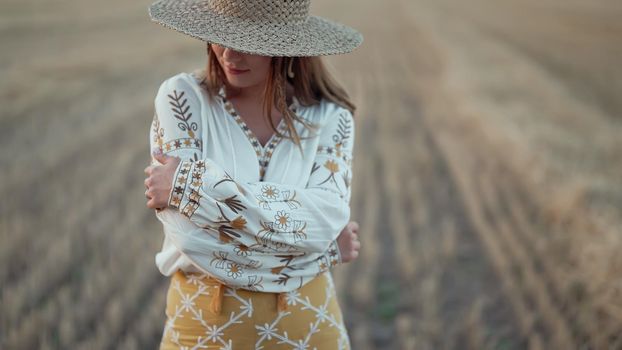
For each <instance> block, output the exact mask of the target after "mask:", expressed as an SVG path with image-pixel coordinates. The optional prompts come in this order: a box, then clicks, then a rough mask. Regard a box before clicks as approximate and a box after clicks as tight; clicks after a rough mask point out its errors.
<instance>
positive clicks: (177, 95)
mask: <svg viewBox="0 0 622 350" xmlns="http://www.w3.org/2000/svg"><path fill="white" fill-rule="evenodd" d="M185 94H186V92H185V91H181V92H177V90H173V93H172V94H169V95H168V98H169V99H170V101H169V103H170V104H171V109H172V110H173V116H174V117H175V118H177V119H178V120H179V123H178V124H177V126H178V127H179V128H180V129H181V130H183V131H186V132H187V133H188V136H189V137H190V138H191V139H194V132H195V131H197V128H198V125H197V123H196V122H190V123H189V122H188V121H189V120H190V118H192V113H191V112H189V110H190V105H187V104H186V103H187V102H188V99H186V98H184V95H185Z"/></svg>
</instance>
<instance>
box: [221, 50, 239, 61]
mask: <svg viewBox="0 0 622 350" xmlns="http://www.w3.org/2000/svg"><path fill="white" fill-rule="evenodd" d="M222 57H224V58H225V59H226V60H227V61H232V60H236V59H239V58H240V52H238V51H235V50H232V49H229V48H225V49H224V51H223V52H222Z"/></svg>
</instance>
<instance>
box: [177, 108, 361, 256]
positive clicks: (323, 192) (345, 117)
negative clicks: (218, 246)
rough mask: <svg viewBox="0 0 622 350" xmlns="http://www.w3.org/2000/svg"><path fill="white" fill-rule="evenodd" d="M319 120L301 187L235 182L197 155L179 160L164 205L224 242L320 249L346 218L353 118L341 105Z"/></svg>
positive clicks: (324, 247)
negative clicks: (305, 180)
mask: <svg viewBox="0 0 622 350" xmlns="http://www.w3.org/2000/svg"><path fill="white" fill-rule="evenodd" d="M323 119H324V122H323V123H322V124H323V125H321V126H320V132H319V133H320V134H319V144H318V147H317V150H316V153H315V156H314V163H313V167H312V170H311V174H310V176H309V181H308V183H307V186H306V187H304V188H303V187H300V186H292V185H287V184H279V183H273V182H265V181H262V182H241V181H236V180H234V179H232V178H231V177H230V176H229V174H227V173H226V171H224V170H223V168H222V167H220V166H219V165H218V164H216V163H214V162H213V161H212V160H211V159H208V158H203V159H202V160H199V161H196V162H190V161H183V162H181V163H180V164H179V166H178V168H177V169H176V172H175V178H174V188H173V189H172V191H171V196H170V201H169V206H170V207H172V208H175V209H177V210H178V211H179V212H180V213H182V214H183V215H184V216H186V217H188V218H189V219H190V220H192V222H194V223H195V224H197V225H198V226H199V227H202V228H204V229H206V230H208V231H212V232H216V233H218V234H219V235H220V237H221V239H222V240H225V241H226V240H239V241H241V242H247V241H254V240H257V241H259V242H274V243H276V246H277V248H278V247H279V246H282V247H286V249H288V250H291V249H294V250H295V251H296V252H298V253H300V252H315V253H322V252H326V251H327V249H329V247H330V245H331V243H332V242H333V241H334V240H335V239H336V238H337V236H338V235H339V233H340V232H341V230H342V229H343V228H344V227H345V226H346V224H347V222H348V220H349V219H350V205H349V202H350V197H351V188H350V183H351V178H352V172H351V161H352V151H353V146H354V120H353V117H352V114H351V113H350V111H349V110H347V109H345V108H341V107H337V108H334V109H333V110H332V111H331V112H330V113H328V115H326V116H324V118H323Z"/></svg>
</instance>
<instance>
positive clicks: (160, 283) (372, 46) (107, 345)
mask: <svg viewBox="0 0 622 350" xmlns="http://www.w3.org/2000/svg"><path fill="white" fill-rule="evenodd" d="M148 4H149V1H143V0H140V1H119V0H111V1H106V2H103V1H100V2H97V1H93V0H85V1H75V0H57V1H54V2H51V1H32V0H23V1H18V0H3V1H2V3H1V4H0V40H1V43H2V49H1V50H0V77H2V79H0V106H1V108H0V175H1V179H2V181H0V195H1V196H2V198H3V200H2V201H0V348H2V349H155V348H157V344H158V343H159V341H160V336H161V332H162V329H163V326H164V316H165V315H164V307H165V293H166V288H167V283H168V280H167V279H166V278H165V277H164V276H162V275H161V274H160V273H159V272H158V270H157V268H156V266H155V264H154V255H155V253H156V252H157V251H158V250H159V248H160V246H161V244H162V239H163V235H162V230H161V226H160V225H159V222H158V221H157V219H156V218H155V216H154V214H153V212H152V211H150V210H149V209H148V208H146V206H145V199H144V195H143V192H144V187H143V180H144V174H143V169H144V167H145V166H146V165H147V164H148V160H149V154H148V152H149V150H148V141H149V140H148V131H149V126H150V123H151V118H152V115H153V99H154V97H155V93H156V91H157V88H158V86H159V84H160V82H161V81H163V80H164V79H165V78H167V77H169V76H171V75H174V74H176V73H178V72H180V71H191V70H193V69H195V68H198V67H202V66H203V65H204V63H205V50H204V45H203V44H202V43H201V42H199V41H197V40H194V39H191V38H189V37H185V36H183V35H181V34H178V33H175V32H173V31H170V30H167V29H164V28H162V27H160V26H158V25H156V24H154V23H151V22H150V21H149V18H148V15H147V12H146V9H147V6H148ZM311 12H312V13H313V14H317V15H321V16H325V17H328V18H332V19H334V20H337V21H340V22H343V23H346V24H348V25H351V26H353V27H355V28H357V29H359V30H360V31H361V32H362V33H363V35H364V36H365V41H364V43H363V45H362V46H361V47H360V48H359V49H358V50H356V51H355V52H354V53H352V54H350V55H344V56H337V57H327V62H328V63H329V64H330V66H331V67H332V70H333V72H334V73H335V75H336V76H337V78H338V79H339V80H340V81H341V82H342V83H343V85H344V86H345V87H346V88H347V90H348V91H349V92H350V94H351V96H352V98H353V100H354V102H355V103H356V105H357V107H358V109H357V114H356V120H357V122H356V128H357V129H356V130H357V141H356V145H355V155H354V161H353V166H354V172H353V174H354V175H353V196H352V209H353V211H352V220H355V221H358V222H359V224H360V227H361V228H360V237H361V241H362V252H361V255H360V257H359V258H358V259H357V260H356V261H355V262H354V263H351V264H346V265H343V266H339V267H337V268H336V269H335V270H334V271H333V273H334V277H335V280H336V283H337V286H338V289H339V297H340V303H341V305H342V308H343V312H344V317H345V321H346V326H347V327H348V330H349V332H350V337H351V341H352V345H353V349H356V350H359V349H360V350H365V349H622V254H620V253H619V252H620V251H621V249H622V181H621V180H622V136H621V135H622V65H620V62H622V39H620V38H622V21H620V17H621V16H622V3H620V2H619V1H614V0H594V1H585V0H583V1H579V0H563V1H562V0H549V1H535V0H525V1H519V0H500V1H493V0H471V1H468V2H466V1H459V0H436V1H424V0H389V1H369V0H358V1H355V0H343V1H326V0H323V1H315V0H314V1H313V3H312V6H311ZM319 350H321V349H319Z"/></svg>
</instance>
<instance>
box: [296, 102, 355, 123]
mask: <svg viewBox="0 0 622 350" xmlns="http://www.w3.org/2000/svg"><path fill="white" fill-rule="evenodd" d="M306 108H308V109H309V113H308V118H307V119H308V120H309V121H310V122H313V123H316V124H319V125H320V126H324V125H326V124H328V123H330V122H331V121H333V120H334V119H336V118H339V116H341V115H344V116H346V117H348V118H352V113H351V112H350V110H349V109H347V108H345V107H343V106H341V105H339V104H338V103H336V102H333V101H330V100H328V99H326V98H322V99H321V100H320V102H319V103H316V104H314V105H312V106H308V107H306Z"/></svg>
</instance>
